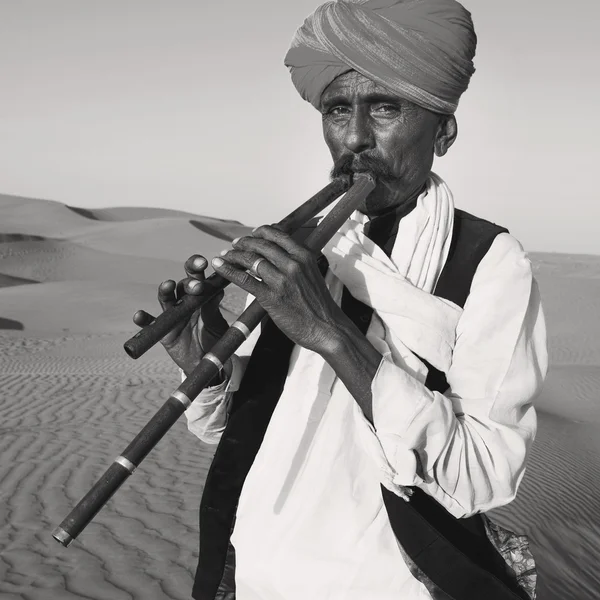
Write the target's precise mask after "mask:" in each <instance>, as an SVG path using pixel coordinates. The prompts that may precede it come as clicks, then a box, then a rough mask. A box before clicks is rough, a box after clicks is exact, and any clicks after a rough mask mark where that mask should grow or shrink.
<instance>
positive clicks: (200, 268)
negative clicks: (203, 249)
mask: <svg viewBox="0 0 600 600" xmlns="http://www.w3.org/2000/svg"><path fill="white" fill-rule="evenodd" d="M206 267H208V261H207V260H206V258H204V256H201V255H200V254H194V255H192V256H190V257H189V258H188V259H187V260H186V261H185V265H184V268H185V272H186V273H187V274H188V275H189V276H190V277H193V278H195V279H198V281H204V277H205V274H204V271H205V270H206Z"/></svg>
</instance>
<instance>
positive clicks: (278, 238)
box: [252, 225, 310, 258]
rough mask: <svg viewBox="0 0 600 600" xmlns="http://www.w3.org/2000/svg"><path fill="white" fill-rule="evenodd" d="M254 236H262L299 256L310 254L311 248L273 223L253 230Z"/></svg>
mask: <svg viewBox="0 0 600 600" xmlns="http://www.w3.org/2000/svg"><path fill="white" fill-rule="evenodd" d="M252 237H255V238H262V239H264V240H268V241H269V242H273V243H275V244H277V245H278V246H281V247H282V248H283V249H284V250H285V251H286V252H287V253H288V254H291V255H292V256H296V257H298V258H305V257H306V256H308V255H310V250H308V249H307V248H306V247H305V246H303V245H302V244H299V243H298V242H296V241H295V240H293V239H292V237H291V236H290V235H288V234H287V233H284V232H283V231H279V230H278V229H276V228H275V227H272V226H271V225H262V226H261V227H257V228H256V229H255V230H254V231H253V232H252Z"/></svg>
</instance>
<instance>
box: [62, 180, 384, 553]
mask: <svg viewBox="0 0 600 600" xmlns="http://www.w3.org/2000/svg"><path fill="white" fill-rule="evenodd" d="M348 185H349V181H348V180H336V181H333V182H332V183H330V184H329V185H328V186H327V187H325V188H323V190H321V191H320V192H318V193H317V194H316V195H315V196H313V197H312V198H311V199H310V200H308V201H307V202H306V203H305V204H303V205H302V206H301V207H300V208H298V209H296V210H295V211H294V212H293V213H291V214H290V215H288V216H287V217H286V218H285V219H283V221H281V222H280V223H279V224H278V227H279V228H280V229H281V230H283V231H285V232H286V233H292V232H293V231H294V230H296V229H298V228H299V227H300V226H301V225H303V224H304V223H305V222H306V221H308V220H309V219H311V218H312V217H314V216H316V215H317V214H318V213H319V212H321V210H322V209H323V208H325V207H326V206H328V205H329V204H331V203H332V202H333V201H334V200H335V199H336V198H337V197H339V196H340V195H341V194H342V193H343V192H344V191H346V189H348ZM374 188H375V181H374V179H373V178H372V177H371V176H370V175H368V174H365V173H357V174H355V175H354V182H353V185H352V187H351V188H350V189H349V190H348V191H347V193H346V195H345V196H344V198H343V199H342V200H340V202H338V204H336V206H334V207H333V209H332V210H331V211H330V212H329V213H328V214H327V215H326V216H325V217H324V219H323V220H322V221H321V223H319V225H318V227H317V228H316V229H315V230H314V231H313V232H312V233H311V234H310V235H309V236H308V238H307V239H306V241H305V242H304V245H305V246H306V247H307V248H308V249H309V250H312V251H314V252H320V250H321V249H322V248H323V247H324V246H325V244H326V243H327V242H328V241H329V240H330V239H331V238H332V237H333V235H334V234H335V233H336V231H337V230H338V229H339V228H340V227H341V226H342V224H343V223H344V221H346V219H348V218H349V217H350V215H351V214H352V212H354V210H356V208H357V207H358V206H359V205H360V204H361V203H362V202H363V200H364V199H365V198H366V197H367V196H368V195H369V194H370V193H371V192H372V191H373V189H374ZM211 279H212V283H211V285H212V287H213V290H214V291H213V290H211V291H210V292H209V293H207V294H203V295H201V296H185V297H184V298H183V300H182V301H181V302H179V303H177V304H176V305H175V306H174V307H172V308H170V309H169V310H167V311H165V312H163V313H162V315H161V316H159V317H157V318H156V319H155V320H154V321H153V322H152V323H151V324H150V325H148V326H146V327H145V328H144V329H142V331H141V332H140V333H138V334H137V335H136V336H134V338H132V339H131V340H129V341H128V342H127V343H126V344H125V346H126V350H127V348H129V349H128V350H127V352H128V354H129V355H130V356H133V357H134V358H137V356H140V355H141V354H142V353H143V352H145V351H146V350H147V349H149V348H150V347H152V346H153V345H154V344H155V343H157V342H158V341H160V339H162V337H164V335H166V334H167V333H168V332H169V331H170V330H171V329H172V328H173V327H175V326H176V324H177V323H178V321H179V320H181V319H184V318H188V317H189V316H190V314H191V313H193V312H194V311H195V310H197V309H198V308H199V307H200V306H201V305H202V304H203V303H204V302H207V301H208V300H210V299H211V298H213V297H214V296H215V295H216V294H217V293H219V291H220V290H221V289H223V288H224V287H225V286H226V285H227V284H228V283H229V282H228V281H227V280H226V279H224V278H223V277H220V276H219V275H211V277H209V278H207V279H206V280H205V281H206V282H209V281H210V280H211ZM266 315H267V313H266V311H265V310H263V308H262V307H261V306H260V304H259V303H258V302H257V301H256V300H255V301H254V302H252V304H250V306H249V307H248V308H247V309H246V310H245V311H244V312H243V313H242V314H241V315H240V316H239V318H238V319H237V321H236V322H235V323H233V325H232V326H230V327H229V329H228V330H227V331H226V332H225V333H224V334H223V336H222V337H221V338H220V339H219V340H218V341H217V342H216V343H215V344H214V346H213V347H212V348H211V349H210V352H207V353H206V354H205V355H204V356H203V357H202V359H201V360H200V362H199V363H198V366H197V367H196V368H195V369H194V370H193V371H192V373H191V374H190V375H189V377H187V378H186V379H185V381H183V382H182V384H181V385H180V386H179V387H178V388H177V390H175V391H174V392H173V393H172V394H171V395H170V397H169V398H168V400H167V401H166V402H165V403H164V404H163V406H162V407H161V408H160V409H159V410H158V412H157V413H156V414H155V415H154V416H153V417H152V418H151V419H150V421H149V422H148V423H147V425H146V426H145V427H144V428H143V429H142V430H141V431H140V433H139V434H138V435H137V436H136V437H135V438H134V440H133V441H132V442H131V443H130V444H129V446H127V448H126V449H125V451H124V452H123V453H122V454H121V455H120V456H118V457H117V458H116V459H115V461H114V462H113V464H112V465H111V466H110V467H108V469H107V470H106V472H105V473H104V475H102V477H100V479H99V480H98V481H97V482H96V483H95V484H94V485H93V487H92V488H91V490H90V491H89V492H88V493H87V494H86V495H85V496H84V497H83V498H82V500H81V501H80V502H79V504H77V506H76V507H75V508H74V509H73V510H72V511H71V512H70V513H69V515H68V516H67V517H66V518H65V519H64V520H63V521H62V523H61V524H60V525H59V526H58V527H57V528H56V529H55V530H54V531H53V532H52V535H53V537H54V539H56V540H57V541H58V542H60V543H61V544H62V545H63V546H65V547H66V546H68V545H69V544H70V543H71V542H72V541H73V540H74V539H75V538H76V537H77V536H78V535H79V534H80V533H81V532H82V531H83V529H84V528H85V527H86V526H87V525H88V524H89V523H90V521H91V520H92V519H93V518H94V517H95V516H96V514H97V513H98V512H99V511H100V509H101V508H102V507H103V506H104V505H105V504H106V502H108V500H109V499H110V498H111V497H112V495H113V494H114V493H115V492H116V491H117V490H118V489H119V487H120V486H121V485H122V483H123V482H124V481H125V480H126V479H127V478H128V477H129V476H130V475H131V473H133V471H134V470H135V469H136V468H137V467H139V465H140V463H141V462H142V460H144V458H145V457H146V456H147V455H148V453H149V452H150V451H151V450H152V449H153V448H154V446H156V444H157V443H158V442H159V441H160V440H161V439H162V437H163V436H164V435H165V434H166V432H167V431H168V430H169V429H170V428H171V427H172V426H173V425H174V424H175V422H176V421H177V419H179V417H180V416H181V415H182V414H183V413H184V412H185V410H186V409H187V408H188V407H189V406H190V405H191V403H192V402H193V401H194V399H195V398H196V397H197V396H198V394H199V393H200V392H201V391H202V390H203V389H204V388H205V387H206V386H208V384H209V383H210V382H211V380H212V379H213V378H214V377H215V376H216V375H217V373H219V372H220V370H221V369H222V368H223V365H224V364H225V362H226V361H227V360H228V359H229V358H230V357H231V356H232V355H233V354H234V352H235V351H236V350H237V349H238V348H239V346H240V345H241V344H242V343H243V342H244V341H245V340H246V338H247V337H248V336H249V335H250V332H251V331H252V330H253V329H254V328H255V327H257V326H258V325H259V323H260V322H261V321H262V320H263V319H264V317H265V316H266ZM133 340H135V341H134V342H133V343H132V344H130V342H132V341H133Z"/></svg>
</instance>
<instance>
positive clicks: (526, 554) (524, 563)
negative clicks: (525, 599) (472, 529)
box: [482, 515, 537, 600]
mask: <svg viewBox="0 0 600 600" xmlns="http://www.w3.org/2000/svg"><path fill="white" fill-rule="evenodd" d="M482 517H483V522H484V524H485V529H486V532H487V536H488V538H489V540H490V541H491V542H492V544H493V545H494V546H495V548H496V550H498V552H499V553H500V554H501V555H502V557H503V558H504V560H505V561H506V564H507V565H508V567H509V568H510V569H511V570H512V571H513V572H514V575H515V579H516V580H517V583H518V584H519V586H520V587H521V588H522V589H523V590H524V591H525V592H527V594H528V595H529V597H530V598H531V600H535V597H536V584H537V571H536V568H535V560H534V558H533V554H532V553H531V550H530V549H529V540H528V539H527V536H525V535H517V534H516V533H513V532H512V531H510V530H509V529H504V527H501V526H500V525H498V524H497V523H494V522H493V521H490V519H489V518H488V517H486V516H485V515H482Z"/></svg>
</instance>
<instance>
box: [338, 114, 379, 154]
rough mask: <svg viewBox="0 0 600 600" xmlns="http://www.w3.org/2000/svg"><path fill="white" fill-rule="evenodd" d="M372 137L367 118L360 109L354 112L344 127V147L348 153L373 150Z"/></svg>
mask: <svg viewBox="0 0 600 600" xmlns="http://www.w3.org/2000/svg"><path fill="white" fill-rule="evenodd" d="M373 145H374V136H373V131H372V129H371V126H370V123H369V116H368V115H367V114H366V113H365V111H362V110H360V109H358V110H354V111H353V112H352V116H351V117H350V120H349V121H348V124H347V126H346V135H345V136H344V146H346V148H347V149H348V150H350V152H352V153H354V154H359V153H360V152H364V151H365V150H369V149H371V148H373Z"/></svg>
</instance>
